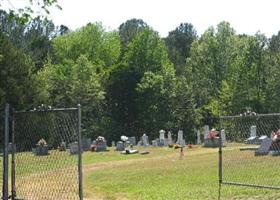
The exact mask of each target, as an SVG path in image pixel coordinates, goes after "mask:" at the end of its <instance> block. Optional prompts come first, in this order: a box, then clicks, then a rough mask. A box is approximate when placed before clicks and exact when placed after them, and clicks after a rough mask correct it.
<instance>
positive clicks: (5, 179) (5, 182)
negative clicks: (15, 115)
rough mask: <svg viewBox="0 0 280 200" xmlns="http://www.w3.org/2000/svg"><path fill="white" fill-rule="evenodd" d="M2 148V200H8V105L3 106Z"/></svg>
mask: <svg viewBox="0 0 280 200" xmlns="http://www.w3.org/2000/svg"><path fill="white" fill-rule="evenodd" d="M4 118H5V119H4V148H3V185H2V199H3V200H8V199H9V168H8V167H9V164H8V163H9V152H8V145H9V131H10V130H9V124H10V123H9V120H10V105H9V104H8V103H6V104H5V108H4Z"/></svg>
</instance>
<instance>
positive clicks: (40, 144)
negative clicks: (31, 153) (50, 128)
mask: <svg viewBox="0 0 280 200" xmlns="http://www.w3.org/2000/svg"><path fill="white" fill-rule="evenodd" d="M47 145H48V144H47V142H46V140H44V139H43V138H42V139H40V140H39V141H38V142H37V146H42V147H43V146H47Z"/></svg>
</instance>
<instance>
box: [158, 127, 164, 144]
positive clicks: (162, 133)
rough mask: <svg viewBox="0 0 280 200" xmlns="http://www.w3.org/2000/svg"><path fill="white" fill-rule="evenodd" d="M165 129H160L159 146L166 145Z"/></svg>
mask: <svg viewBox="0 0 280 200" xmlns="http://www.w3.org/2000/svg"><path fill="white" fill-rule="evenodd" d="M164 134H165V131H164V130H160V131H159V146H164V145H165V136H164Z"/></svg>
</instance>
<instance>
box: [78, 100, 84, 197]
mask: <svg viewBox="0 0 280 200" xmlns="http://www.w3.org/2000/svg"><path fill="white" fill-rule="evenodd" d="M81 117H82V114H81V105H80V104H78V146H79V158H78V170H79V197H80V200H83V168H82V151H83V147H82V135H81V133H82V131H81V125H82V119H81Z"/></svg>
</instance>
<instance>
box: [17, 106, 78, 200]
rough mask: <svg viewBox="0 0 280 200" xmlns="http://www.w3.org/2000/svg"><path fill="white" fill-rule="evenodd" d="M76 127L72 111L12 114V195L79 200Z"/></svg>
mask: <svg viewBox="0 0 280 200" xmlns="http://www.w3.org/2000/svg"><path fill="white" fill-rule="evenodd" d="M79 124H80V119H79V110H78V109H76V108H72V109H56V110H55V109H53V110H39V111H37V110H34V111H29V112H14V115H13V126H14V131H13V133H14V134H13V136H12V141H13V143H14V149H15V151H16V154H15V164H14V165H13V167H12V168H13V170H14V171H15V174H14V176H15V177H14V179H15V185H14V191H13V193H14V196H16V197H17V198H20V199H28V200H35V199H36V200H37V199H38V200H39V199H44V200H53V199H61V200H63V199H65V200H66V199H67V200H72V199H73V200H74V199H82V195H81V194H82V193H81V192H80V190H81V188H82V187H81V157H80V156H81V152H80V149H81V148H80V128H79ZM13 170H12V171H13Z"/></svg>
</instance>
